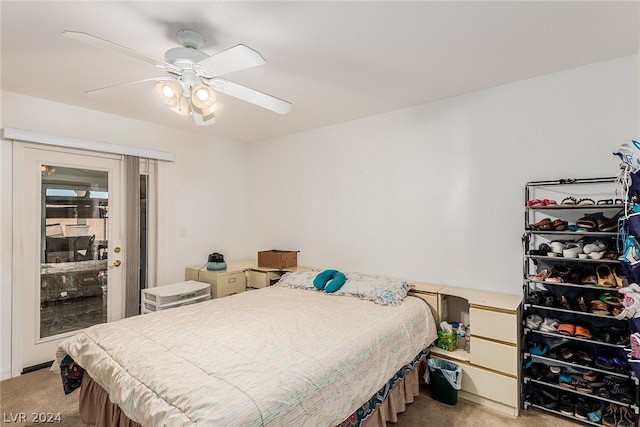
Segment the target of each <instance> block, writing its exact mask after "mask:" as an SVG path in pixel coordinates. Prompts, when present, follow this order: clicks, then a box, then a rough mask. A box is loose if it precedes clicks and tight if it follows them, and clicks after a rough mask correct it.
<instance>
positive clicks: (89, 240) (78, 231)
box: [37, 164, 109, 339]
mask: <svg viewBox="0 0 640 427" xmlns="http://www.w3.org/2000/svg"><path fill="white" fill-rule="evenodd" d="M41 175H42V178H41V189H42V195H41V196H42V199H41V200H42V205H41V206H42V209H41V219H42V221H41V227H42V229H41V236H42V239H41V251H40V253H41V260H40V311H39V317H40V319H39V322H37V325H39V326H38V329H39V337H40V339H42V338H46V337H52V336H55V335H60V334H65V333H68V332H72V331H76V330H79V329H83V328H87V327H89V326H91V325H95V324H98V323H105V322H107V255H108V235H109V233H108V221H107V219H108V216H109V193H108V188H109V185H108V184H109V182H108V173H107V172H106V171H99V170H91V169H81V168H75V167H64V166H60V165H55V164H47V165H42V166H41Z"/></svg>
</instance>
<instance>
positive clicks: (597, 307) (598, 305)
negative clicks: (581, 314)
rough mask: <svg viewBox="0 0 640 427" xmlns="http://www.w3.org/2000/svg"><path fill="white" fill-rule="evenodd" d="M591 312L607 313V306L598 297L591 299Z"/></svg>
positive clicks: (603, 314)
mask: <svg viewBox="0 0 640 427" xmlns="http://www.w3.org/2000/svg"><path fill="white" fill-rule="evenodd" d="M591 313H593V314H599V315H601V316H608V315H609V306H608V305H607V304H605V303H603V302H602V301H600V300H599V299H594V300H593V301H591Z"/></svg>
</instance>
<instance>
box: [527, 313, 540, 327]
mask: <svg viewBox="0 0 640 427" xmlns="http://www.w3.org/2000/svg"><path fill="white" fill-rule="evenodd" d="M541 323H542V317H540V316H538V315H537V314H532V315H531V316H527V319H526V321H525V324H526V325H527V328H529V329H533V330H537V329H538V328H539V327H540V324H541Z"/></svg>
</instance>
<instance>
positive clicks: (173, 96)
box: [156, 80, 183, 109]
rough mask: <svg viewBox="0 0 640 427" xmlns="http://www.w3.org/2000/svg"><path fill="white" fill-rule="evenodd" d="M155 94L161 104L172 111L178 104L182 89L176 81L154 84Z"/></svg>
mask: <svg viewBox="0 0 640 427" xmlns="http://www.w3.org/2000/svg"><path fill="white" fill-rule="evenodd" d="M156 92H157V93H158V96H159V97H160V99H161V100H162V102H164V103H165V104H167V105H168V106H169V108H172V109H173V108H174V107H176V106H178V104H179V103H180V98H181V97H182V92H183V88H182V84H180V82H178V81H176V80H165V81H161V82H158V83H156Z"/></svg>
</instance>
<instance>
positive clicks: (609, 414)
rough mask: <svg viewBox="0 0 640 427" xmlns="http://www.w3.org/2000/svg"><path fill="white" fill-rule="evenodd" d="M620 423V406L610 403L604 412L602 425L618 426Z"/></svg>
mask: <svg viewBox="0 0 640 427" xmlns="http://www.w3.org/2000/svg"><path fill="white" fill-rule="evenodd" d="M616 424H618V407H617V406H616V405H614V404H610V405H609V406H607V407H606V408H605V410H604V413H603V414H602V425H603V426H608V427H616Z"/></svg>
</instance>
